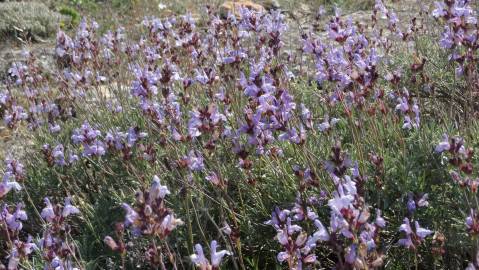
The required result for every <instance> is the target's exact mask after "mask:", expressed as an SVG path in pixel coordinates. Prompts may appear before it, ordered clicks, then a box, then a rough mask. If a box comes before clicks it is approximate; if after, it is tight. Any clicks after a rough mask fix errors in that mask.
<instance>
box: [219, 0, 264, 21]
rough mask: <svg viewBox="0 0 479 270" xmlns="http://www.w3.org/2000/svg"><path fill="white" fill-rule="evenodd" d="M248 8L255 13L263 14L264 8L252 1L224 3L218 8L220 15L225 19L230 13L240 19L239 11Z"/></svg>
mask: <svg viewBox="0 0 479 270" xmlns="http://www.w3.org/2000/svg"><path fill="white" fill-rule="evenodd" d="M241 8H248V9H251V10H254V11H257V12H264V11H265V8H264V7H263V6H262V5H260V4H257V3H254V2H252V1H246V0H244V1H235V2H233V1H226V2H224V3H223V4H222V5H221V6H220V15H221V17H223V18H225V17H227V16H228V12H232V13H233V14H234V15H235V16H236V17H238V18H239V17H240V12H239V11H240V9H241Z"/></svg>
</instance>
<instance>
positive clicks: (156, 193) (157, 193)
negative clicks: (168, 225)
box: [148, 175, 170, 202]
mask: <svg viewBox="0 0 479 270" xmlns="http://www.w3.org/2000/svg"><path fill="white" fill-rule="evenodd" d="M169 194H170V191H169V190H168V187H167V186H162V185H161V183H160V178H159V177H158V176H156V175H155V176H153V183H152V184H151V187H150V192H149V197H148V199H149V200H150V202H151V200H157V199H159V198H161V199H164V198H165V196H166V195H169Z"/></svg>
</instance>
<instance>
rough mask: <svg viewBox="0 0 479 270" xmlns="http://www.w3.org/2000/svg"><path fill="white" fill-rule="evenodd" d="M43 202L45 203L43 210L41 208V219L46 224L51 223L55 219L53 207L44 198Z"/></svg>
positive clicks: (48, 200)
mask: <svg viewBox="0 0 479 270" xmlns="http://www.w3.org/2000/svg"><path fill="white" fill-rule="evenodd" d="M44 202H45V208H43V210H42V213H41V217H42V218H43V219H44V220H46V221H47V222H52V221H53V219H55V218H56V214H55V211H54V210H53V205H52V203H51V202H50V199H48V198H45V199H44Z"/></svg>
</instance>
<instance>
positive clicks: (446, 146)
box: [434, 134, 451, 153]
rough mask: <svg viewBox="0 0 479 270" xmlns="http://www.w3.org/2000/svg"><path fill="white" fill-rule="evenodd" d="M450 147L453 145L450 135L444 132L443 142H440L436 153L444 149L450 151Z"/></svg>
mask: <svg viewBox="0 0 479 270" xmlns="http://www.w3.org/2000/svg"><path fill="white" fill-rule="evenodd" d="M450 148H451V145H450V144H449V137H448V136H447V134H443V135H442V140H441V142H439V144H438V145H437V146H436V148H435V149H434V150H435V151H436V153H442V152H444V151H449V149H450Z"/></svg>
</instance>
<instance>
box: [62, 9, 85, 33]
mask: <svg viewBox="0 0 479 270" xmlns="http://www.w3.org/2000/svg"><path fill="white" fill-rule="evenodd" d="M59 12H60V14H63V15H65V16H69V17H70V18H71V20H70V22H71V23H70V27H72V28H73V27H76V26H77V25H78V24H79V23H80V19H81V16H80V13H78V11H77V10H76V9H74V8H72V7H67V6H64V7H61V8H60V9H59Z"/></svg>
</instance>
